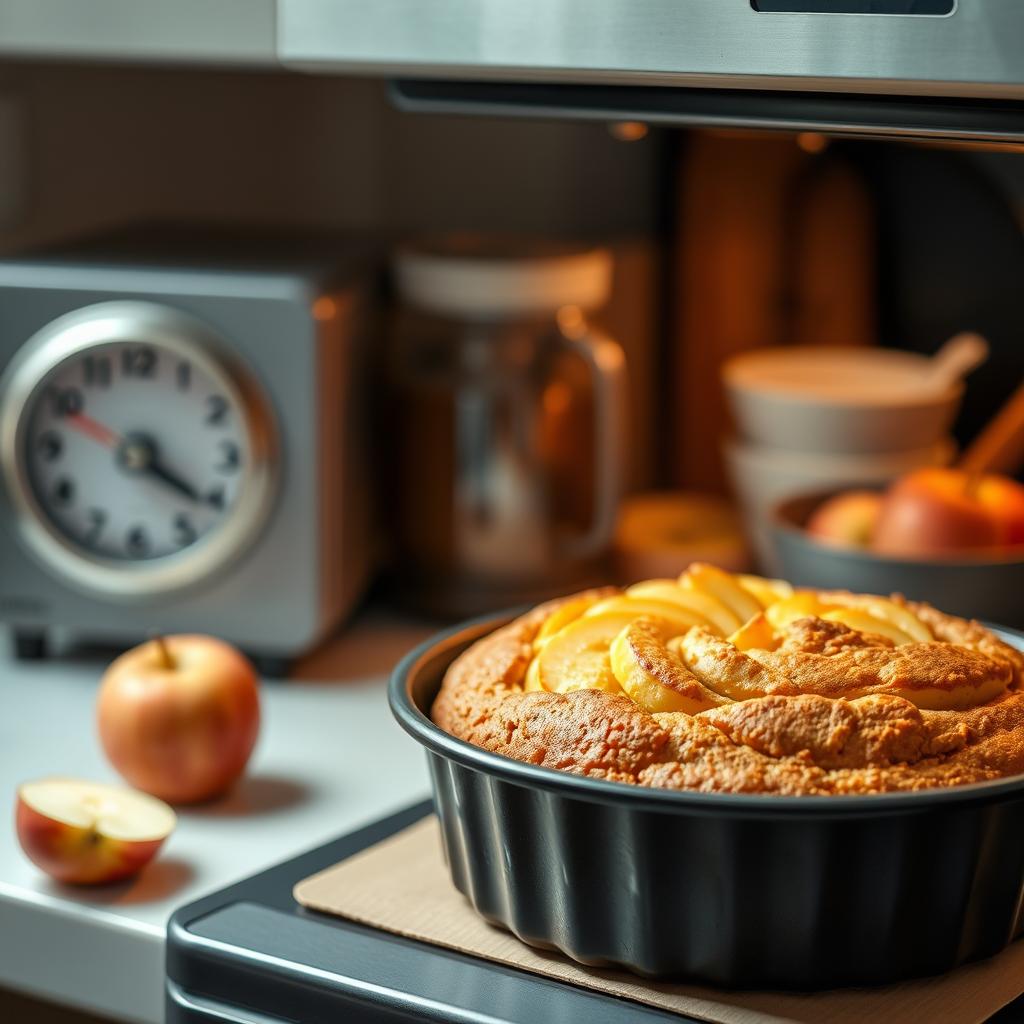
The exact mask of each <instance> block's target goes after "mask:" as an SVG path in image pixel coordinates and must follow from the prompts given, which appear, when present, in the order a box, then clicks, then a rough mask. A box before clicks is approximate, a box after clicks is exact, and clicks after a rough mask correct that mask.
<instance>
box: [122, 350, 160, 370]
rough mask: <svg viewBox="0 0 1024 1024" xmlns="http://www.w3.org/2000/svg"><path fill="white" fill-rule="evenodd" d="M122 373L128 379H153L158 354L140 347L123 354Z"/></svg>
mask: <svg viewBox="0 0 1024 1024" xmlns="http://www.w3.org/2000/svg"><path fill="white" fill-rule="evenodd" d="M121 372H122V373H123V374H124V375H125V376H126V377H152V376H153V374H154V373H155V372H156V353H155V352H154V351H153V350H152V349H151V348H146V347H145V346H144V345H139V346H137V347H135V348H126V349H125V350H124V351H123V352H122V353H121Z"/></svg>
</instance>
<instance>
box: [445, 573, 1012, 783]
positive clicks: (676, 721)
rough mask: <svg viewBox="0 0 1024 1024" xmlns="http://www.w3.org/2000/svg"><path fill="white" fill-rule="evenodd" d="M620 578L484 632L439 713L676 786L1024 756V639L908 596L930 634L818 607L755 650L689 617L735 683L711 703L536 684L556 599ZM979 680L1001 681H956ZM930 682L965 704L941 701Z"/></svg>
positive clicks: (712, 671)
mask: <svg viewBox="0 0 1024 1024" xmlns="http://www.w3.org/2000/svg"><path fill="white" fill-rule="evenodd" d="M609 593H616V592H615V591H613V590H603V591H592V592H587V593H586V594H585V595H573V597H571V598H565V599H562V600H559V601H552V602H549V603H547V604H545V605H541V606H540V607H538V608H535V609H533V610H532V611H530V612H528V613H527V614H525V615H523V616H522V617H520V618H518V619H516V620H515V621H513V622H511V623H509V624H508V625H506V626H504V627H502V628H501V629H498V630H496V631H495V632H494V633H491V634H490V635H488V636H486V637H484V638H483V639H481V640H480V641H478V642H477V643H475V644H474V645H473V646H472V647H470V648H469V649H468V650H467V651H466V652H464V653H463V654H462V655H461V656H460V657H459V658H458V659H457V660H456V661H455V662H454V663H453V664H452V666H451V667H450V669H449V670H448V673H447V675H446V677H445V680H444V683H443V685H442V687H441V691H440V693H439V695H438V697H437V700H436V701H435V703H434V707H433V711H432V716H433V719H434V721H435V722H436V723H437V725H439V726H440V727H441V728H442V729H444V730H446V731H447V732H449V733H451V734H452V735H454V736H456V737H458V738H460V739H463V740H467V741H468V742H470V743H474V744H476V745H478V746H481V747H484V748H486V749H488V750H491V751H494V752H496V753H499V754H504V755H506V756H508V757H512V758H515V759H517V760H520V761H526V762H529V763H531V764H537V765H543V766H545V767H549V768H557V769H560V770H563V771H568V772H573V773H576V774H581V775H586V776H590V777H592V778H604V779H611V780H615V781H620V782H630V783H635V784H639V785H644V786H654V787H660V788H667V789H691V790H701V791H708V792H711V791H717V792H734V793H778V794H844V793H882V792H888V791H895V790H915V789H926V788H930V787H936V786H955V785H962V784H965V783H970V782H980V781H984V780H989V779H995V778H1000V777H1003V776H1007V775H1013V774H1018V773H1022V772H1024V689H1022V687H1024V655H1022V653H1021V652H1020V651H1018V650H1016V649H1014V648H1012V647H1010V646H1008V645H1007V644H1005V643H1003V642H1002V641H1000V640H999V639H998V637H996V636H995V635H994V634H992V633H991V632H990V631H989V630H987V629H985V627H983V626H982V625H980V624H979V623H977V622H968V621H966V620H964V619H958V618H955V617H953V616H949V615H945V614H943V613H942V612H940V611H938V610H937V609H934V608H932V607H930V606H929V605H926V604H919V603H913V602H905V601H903V600H902V599H901V598H899V597H894V598H893V600H894V601H897V602H899V603H900V604H901V606H902V607H904V608H906V609H907V610H908V611H910V612H911V613H913V614H914V615H915V616H917V618H918V619H919V620H920V621H921V622H922V623H925V624H926V625H927V627H928V628H929V630H930V631H931V633H932V635H933V636H934V639H933V640H931V641H929V642H915V643H907V644H902V645H900V646H895V645H894V644H893V642H892V641H891V640H889V639H888V638H887V637H885V636H879V635H874V634H872V633H870V632H865V633H861V632H858V631H857V630H854V629H850V628H848V627H846V626H844V625H843V624H842V623H840V622H831V621H825V620H823V619H820V618H816V617H814V616H809V617H805V618H801V619H797V620H796V621H794V622H791V623H789V624H788V625H787V626H786V628H785V629H784V631H783V639H782V640H781V642H780V643H779V644H778V646H777V647H776V649H774V650H753V651H746V652H743V651H740V650H737V649H736V648H734V647H732V645H731V644H729V643H728V642H727V641H723V640H722V639H721V638H718V637H715V636H713V635H712V634H711V633H709V632H707V631H706V630H702V629H701V628H700V627H695V628H693V629H691V630H690V631H689V632H688V633H687V634H686V635H685V636H684V637H682V638H681V640H680V641H679V644H680V649H681V656H682V657H685V660H686V665H688V666H689V667H690V669H691V670H692V671H693V672H694V673H696V678H695V679H694V684H695V685H700V686H701V687H705V686H707V687H710V688H711V689H712V690H713V691H714V692H715V693H716V694H719V695H720V694H722V693H723V692H724V689H726V688H730V687H731V688H732V689H733V692H734V694H737V695H736V696H733V697H729V696H725V697H722V698H721V700H722V703H721V704H720V705H719V706H715V707H710V708H709V709H708V710H704V711H701V712H699V713H698V714H693V715H690V714H686V713H684V712H681V711H669V712H661V713H653V714H652V713H650V712H648V711H647V710H645V709H644V708H643V707H641V706H639V705H638V704H636V703H634V701H633V700H631V699H630V698H629V697H627V696H625V695H622V694H617V693H608V692H603V691H601V690H597V689H579V690H571V691H570V692H561V693H552V692H547V691H544V690H536V691H532V692H530V691H528V690H526V689H524V686H525V685H526V675H527V669H528V668H529V667H530V663H531V660H532V659H533V657H534V653H535V652H534V639H535V637H536V636H537V633H538V630H539V629H540V628H541V627H542V625H543V623H544V622H545V621H546V620H547V619H548V617H549V616H550V615H551V614H552V612H553V611H555V610H556V609H557V608H559V607H560V606H561V605H563V604H564V603H566V602H568V601H573V600H577V599H578V598H579V597H581V596H583V597H587V598H589V599H596V598H597V597H602V596H607V595H608V594H609ZM833 596H834V595H833ZM640 635H641V639H642V640H645V641H647V640H649V641H651V642H653V640H652V639H651V638H653V637H654V636H655V634H654V633H653V632H652V633H650V636H649V637H648V636H647V635H646V634H644V632H643V630H642V629H641V630H640ZM682 671H684V672H685V671H686V670H685V669H683V670H682ZM698 679H699V684H697V680H698ZM666 685H669V683H666ZM754 691H756V692H757V693H758V694H759V695H755V696H750V697H748V696H746V694H747V693H748V692H754ZM972 693H973V694H976V695H978V696H979V697H981V698H985V697H986V695H987V694H990V693H994V694H995V696H994V697H991V698H990V699H983V700H981V701H980V702H979V703H977V704H972V703H971V702H970V698H969V696H968V697H962V698H961V697H958V695H961V694H968V695H969V694H972ZM760 694H763V695H760ZM929 694H938V695H939V697H940V698H941V699H944V700H945V699H955V700H959V701H960V702H961V704H962V706H961V707H959V708H958V709H954V710H928V703H929ZM705 706H706V705H705ZM934 706H940V705H934Z"/></svg>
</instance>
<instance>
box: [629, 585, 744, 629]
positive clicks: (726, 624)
mask: <svg viewBox="0 0 1024 1024" xmlns="http://www.w3.org/2000/svg"><path fill="white" fill-rule="evenodd" d="M626 596H627V597H631V598H643V599H644V600H652V601H664V602H665V603H666V604H674V605H678V606H679V607H680V608H685V609H687V610H688V611H690V612H693V613H694V614H696V615H699V616H700V617H701V618H702V619H703V620H704V621H703V622H701V623H697V624H698V625H702V626H704V627H705V628H707V629H711V630H713V631H714V632H715V633H717V634H718V635H719V636H728V635H729V634H730V633H732V632H734V631H735V630H737V629H739V628H740V626H741V625H742V623H741V622H740V620H739V617H738V616H737V615H736V614H735V612H733V611H732V610H731V609H730V608H727V607H726V606H725V605H724V604H722V602H721V601H719V600H717V599H716V598H714V597H711V596H710V595H709V594H705V593H702V592H700V591H697V590H688V589H687V590H684V589H683V587H681V586H680V584H679V582H678V581H677V580H645V581H644V582H643V583H637V584H634V585H633V586H632V587H630V588H629V589H628V590H627V591H626Z"/></svg>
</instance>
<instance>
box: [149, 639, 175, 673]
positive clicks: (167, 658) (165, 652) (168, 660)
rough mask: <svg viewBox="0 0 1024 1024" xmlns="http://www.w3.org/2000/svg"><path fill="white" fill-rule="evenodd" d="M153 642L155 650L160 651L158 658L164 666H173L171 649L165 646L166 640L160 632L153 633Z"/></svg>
mask: <svg viewBox="0 0 1024 1024" xmlns="http://www.w3.org/2000/svg"><path fill="white" fill-rule="evenodd" d="M153 643H155V644H156V646H157V650H158V651H159V652H160V660H161V661H162V662H163V667H164V668H174V656H173V655H172V654H171V649H170V648H169V647H168V646H167V640H166V639H165V638H164V636H163V635H162V634H161V633H154V634H153Z"/></svg>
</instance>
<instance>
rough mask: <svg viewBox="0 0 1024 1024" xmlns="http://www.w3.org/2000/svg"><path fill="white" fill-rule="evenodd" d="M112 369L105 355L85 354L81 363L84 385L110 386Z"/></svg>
mask: <svg viewBox="0 0 1024 1024" xmlns="http://www.w3.org/2000/svg"><path fill="white" fill-rule="evenodd" d="M111 375H112V369H111V365H110V360H109V359H108V358H107V357H106V356H86V357H85V361H84V362H83V363H82V378H83V380H84V381H85V383H86V385H89V386H96V387H101V388H108V387H110V378H111Z"/></svg>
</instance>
